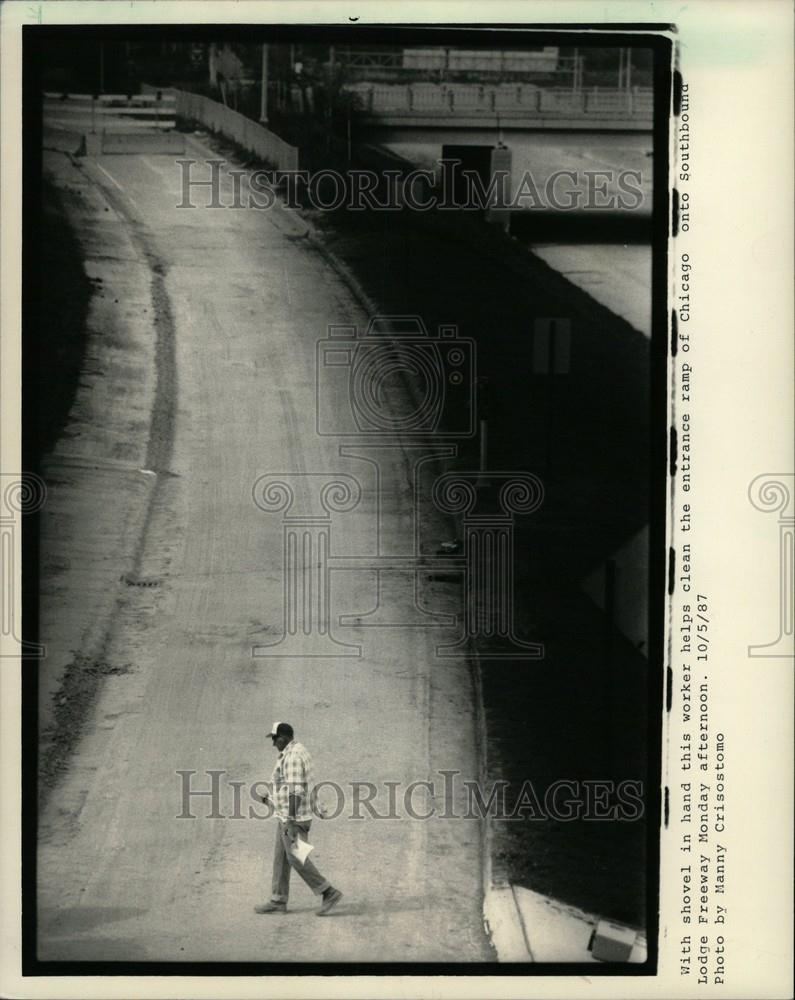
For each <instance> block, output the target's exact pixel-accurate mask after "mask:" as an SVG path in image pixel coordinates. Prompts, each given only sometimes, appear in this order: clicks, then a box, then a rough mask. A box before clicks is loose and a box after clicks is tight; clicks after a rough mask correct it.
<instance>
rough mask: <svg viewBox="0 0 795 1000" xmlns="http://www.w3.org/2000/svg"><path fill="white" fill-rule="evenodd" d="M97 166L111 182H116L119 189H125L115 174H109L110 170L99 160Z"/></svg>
mask: <svg viewBox="0 0 795 1000" xmlns="http://www.w3.org/2000/svg"><path fill="white" fill-rule="evenodd" d="M97 167H98V168H99V169H100V170H101V171H102V173H103V174H104V175H105V176H106V177H107V178H108V180H109V181H110V182H111V184H115V185H116V187H117V188H118V189H119V191H122V192H123V191H124V188H123V187H122V186H121V184H119V182H118V181H117V180H116V178H115V177H114V176H113V174H109V173H108V171H107V170H106V169H105V168H104V167H103V166H102V164H101V163H99V162H97Z"/></svg>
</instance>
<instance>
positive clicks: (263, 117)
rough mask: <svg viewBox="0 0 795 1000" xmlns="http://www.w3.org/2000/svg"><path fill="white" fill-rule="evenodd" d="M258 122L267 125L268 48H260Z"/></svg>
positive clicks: (264, 46)
mask: <svg viewBox="0 0 795 1000" xmlns="http://www.w3.org/2000/svg"><path fill="white" fill-rule="evenodd" d="M259 120H260V124H261V125H267V124H268V46H267V44H265V45H263V46H262V93H261V94H260V106H259Z"/></svg>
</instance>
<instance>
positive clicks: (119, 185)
mask: <svg viewBox="0 0 795 1000" xmlns="http://www.w3.org/2000/svg"><path fill="white" fill-rule="evenodd" d="M97 167H98V168H99V169H100V170H101V171H102V173H103V174H104V175H105V176H106V177H107V178H108V180H109V181H110V182H111V183H112V184H115V185H116V187H117V188H118V189H119V191H121V193H122V194H123V195H126V196H127V197H128V198H129V199H130V201H131V202H132V203H133V205H135V207H136V208H137V207H138V202H137V201H136V200H135V198H133V196H132V195H131V194H130V192H129V191H127V190H125V189H124V188H123V187H122V185H121V184H119V182H118V181H117V180H116V178H115V177H114V176H113V174H109V173H108V171H107V170H106V169H105V168H104V167H103V166H102V164H101V163H100V162H99V161H98V160H97Z"/></svg>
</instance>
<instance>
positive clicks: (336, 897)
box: [317, 886, 342, 917]
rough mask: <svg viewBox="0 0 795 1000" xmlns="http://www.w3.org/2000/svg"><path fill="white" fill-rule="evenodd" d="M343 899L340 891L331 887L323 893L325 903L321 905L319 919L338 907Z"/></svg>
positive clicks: (318, 913)
mask: <svg viewBox="0 0 795 1000" xmlns="http://www.w3.org/2000/svg"><path fill="white" fill-rule="evenodd" d="M341 899H342V893H341V892H340V891H339V889H333V888H332V887H331V886H329V887H328V889H326V890H325V892H324V893H323V902H322V903H321V904H320V909H319V910H318V911H317V915H318V916H319V917H322V916H324V915H325V914H326V913H328V911H329V910H330V909H331V908H332V907H334V906H336V905H337V903H339V901H340V900H341Z"/></svg>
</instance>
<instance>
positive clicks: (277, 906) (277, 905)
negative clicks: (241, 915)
mask: <svg viewBox="0 0 795 1000" xmlns="http://www.w3.org/2000/svg"><path fill="white" fill-rule="evenodd" d="M254 912H255V913H286V912H287V903H282V902H280V901H278V900H275V899H269V900H268V902H267V903H260V904H259V906H255V907H254Z"/></svg>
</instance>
